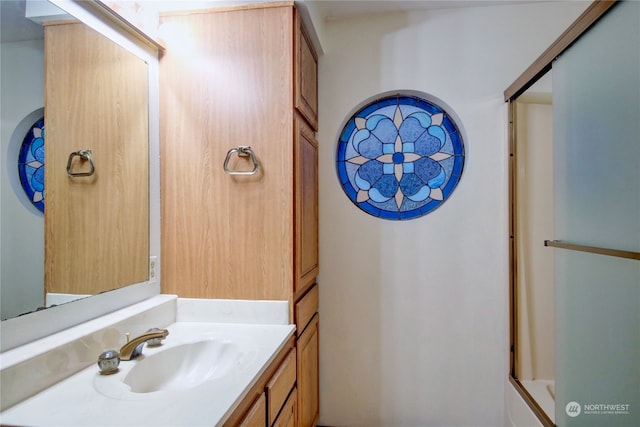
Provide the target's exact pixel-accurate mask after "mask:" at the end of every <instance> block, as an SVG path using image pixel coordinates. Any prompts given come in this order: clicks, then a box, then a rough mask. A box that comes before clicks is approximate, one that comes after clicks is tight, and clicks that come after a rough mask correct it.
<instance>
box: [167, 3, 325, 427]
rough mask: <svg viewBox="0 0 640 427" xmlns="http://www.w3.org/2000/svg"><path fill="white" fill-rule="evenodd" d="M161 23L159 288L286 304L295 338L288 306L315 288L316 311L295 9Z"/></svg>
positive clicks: (311, 142)
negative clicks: (243, 151) (247, 152)
mask: <svg viewBox="0 0 640 427" xmlns="http://www.w3.org/2000/svg"><path fill="white" fill-rule="evenodd" d="M161 24H163V26H164V28H167V29H171V32H169V31H167V35H166V36H165V39H164V42H165V45H166V47H167V49H166V52H165V54H164V56H163V57H162V58H161V60H160V115H161V121H160V123H161V158H162V162H161V168H162V169H161V192H162V193H161V195H162V198H161V200H162V208H161V212H162V262H161V266H162V292H163V293H170V294H178V295H180V296H181V297H190V298H229V299H260V300H286V301H288V302H289V307H290V309H289V310H290V312H289V317H290V320H291V322H294V321H296V323H297V326H298V334H299V336H300V333H301V332H302V329H300V328H301V325H300V324H299V323H298V322H297V320H296V316H297V314H296V313H295V312H294V311H295V307H296V305H297V304H298V303H301V301H303V299H304V298H305V296H307V295H310V292H311V291H310V290H311V289H315V291H313V292H315V295H316V302H315V306H314V307H312V308H311V311H310V312H309V313H308V314H309V315H310V316H309V319H308V320H310V319H311V317H312V316H313V314H314V313H315V312H316V311H317V286H316V287H314V284H315V279H316V276H317V274H318V142H317V140H316V137H315V131H316V130H317V128H318V93H317V92H318V90H317V83H318V82H317V56H316V53H315V50H314V48H313V45H312V44H311V42H310V38H309V36H308V33H307V31H306V30H305V28H304V26H303V24H302V20H301V19H300V15H299V14H298V12H297V11H296V9H295V7H294V5H293V2H291V3H265V4H261V5H256V6H245V7H236V8H225V9H212V10H207V11H198V12H191V13H177V14H166V15H163V16H161ZM171 34H174V35H173V36H172V35H171ZM240 146H250V147H251V150H252V151H253V153H254V155H255V159H256V161H257V165H258V168H257V171H256V173H255V174H253V175H249V174H236V175H233V174H231V175H230V174H229V173H228V172H229V171H242V172H247V171H251V170H253V169H254V165H253V162H252V158H251V157H250V156H247V157H241V156H239V155H238V154H237V152H236V151H237V150H238V149H239V147H240ZM234 150H236V151H234ZM224 164H227V166H228V167H227V171H225V170H224V168H223V165H224ZM303 305H305V304H303ZM307 305H308V304H307ZM313 325H314V326H313V327H314V328H315V330H316V333H315V334H314V335H312V334H310V335H309V336H311V341H309V342H306V341H305V342H304V344H305V347H304V348H305V353H304V354H303V355H300V354H298V360H297V362H296V375H297V377H298V378H297V381H301V380H300V374H301V373H303V374H304V376H305V377H304V379H302V384H303V385H304V388H302V389H300V388H299V387H298V389H297V392H296V397H295V398H294V401H295V402H297V407H296V412H297V417H296V419H304V420H305V422H306V424H301V426H305V427H306V426H310V425H313V424H314V423H315V422H316V420H317V417H318V397H317V396H318V393H317V384H318V378H317V375H318V359H317V357H318V351H317V346H318V342H317V328H318V323H317V321H316V322H315V323H314V324H313ZM310 331H311V329H310ZM298 342H299V343H300V341H298ZM300 357H303V359H302V360H303V361H304V362H303V365H302V366H303V367H302V369H300ZM314 390H315V391H314ZM312 392H313V396H311V395H310V393H312ZM310 396H311V397H310ZM285 397H286V396H285ZM287 399H289V398H287ZM268 405H269V397H268V394H267V406H268ZM301 405H302V406H301ZM274 416H276V415H275V414H274ZM309 420H311V421H309ZM270 421H272V420H270Z"/></svg>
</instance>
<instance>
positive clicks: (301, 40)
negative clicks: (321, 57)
mask: <svg viewBox="0 0 640 427" xmlns="http://www.w3.org/2000/svg"><path fill="white" fill-rule="evenodd" d="M295 19H296V21H295V27H296V31H295V39H294V42H295V46H294V49H295V106H296V108H297V109H298V111H300V114H302V116H303V117H304V118H305V119H306V120H307V121H308V122H309V124H310V125H311V127H312V128H313V130H315V131H317V130H318V56H317V55H316V51H315V49H314V48H313V43H311V39H310V38H309V33H308V32H307V31H306V29H305V28H304V25H302V21H301V19H300V15H298V14H296V15H295Z"/></svg>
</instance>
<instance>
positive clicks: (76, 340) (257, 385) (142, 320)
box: [0, 295, 297, 426]
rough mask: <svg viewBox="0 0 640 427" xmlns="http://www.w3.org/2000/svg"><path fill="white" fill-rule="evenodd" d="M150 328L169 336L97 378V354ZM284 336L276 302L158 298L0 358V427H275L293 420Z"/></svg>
mask: <svg viewBox="0 0 640 427" xmlns="http://www.w3.org/2000/svg"><path fill="white" fill-rule="evenodd" d="M150 327H162V328H166V329H167V330H168V331H169V335H168V336H167V338H166V339H165V340H164V341H163V343H162V345H160V346H158V347H148V346H146V347H145V348H144V349H143V351H142V355H140V356H139V357H138V358H136V359H134V360H131V361H121V362H120V365H119V369H118V371H117V372H116V373H114V374H110V375H104V374H101V373H100V370H99V368H98V365H97V364H96V361H97V359H98V355H99V354H100V353H101V352H102V351H104V350H106V349H109V348H115V349H118V348H120V346H121V345H122V344H124V343H125V334H126V333H131V335H132V336H135V335H138V334H140V333H142V332H144V331H146V330H148V329H149V328H150ZM294 330H295V326H294V325H290V324H288V304H287V303H286V302H285V301H239V300H204V299H199V300H194V299H180V298H177V297H176V296H171V295H159V296H156V297H153V298H151V299H149V300H147V301H144V302H141V303H138V304H135V305H133V306H131V307H127V308H124V309H122V310H118V311H116V312H114V313H111V314H109V315H106V316H103V317H101V318H98V319H95V320H92V321H89V322H86V323H85V324H82V325H79V326H76V327H73V328H71V329H68V330H66V331H62V332H59V333H57V334H54V335H51V336H49V337H46V338H43V339H41V340H38V341H35V342H32V343H30V344H27V345H24V346H21V347H17V348H15V349H13V350H9V351H7V352H4V353H2V355H1V356H0V358H1V359H0V362H1V366H2V370H1V372H0V380H1V381H2V400H1V401H2V412H1V413H0V423H2V425H3V426H51V425H65V426H74V425H75V426H87V425H96V426H98V425H111V426H113V425H118V426H127V425H129V426H145V425H148V426H160V425H171V426H176V425H193V426H199V425H208V426H214V425H215V426H236V425H247V426H250V425H260V426H265V425H268V426H273V425H276V426H285V425H288V420H291V419H293V418H295V413H296V412H295V411H296V405H295V403H296V401H297V390H296V388H295V383H296V382H295V380H296V353H295V348H294ZM262 408H264V410H263V409H262ZM292 417H293V418H292Z"/></svg>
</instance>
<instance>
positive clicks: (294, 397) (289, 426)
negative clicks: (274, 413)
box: [273, 388, 298, 427]
mask: <svg viewBox="0 0 640 427" xmlns="http://www.w3.org/2000/svg"><path fill="white" fill-rule="evenodd" d="M297 425H298V390H296V389H295V388H294V389H293V390H292V391H291V394H290V395H289V398H288V399H287V401H286V402H285V404H284V406H283V407H282V410H281V411H280V415H278V418H276V420H275V421H274V423H273V427H297Z"/></svg>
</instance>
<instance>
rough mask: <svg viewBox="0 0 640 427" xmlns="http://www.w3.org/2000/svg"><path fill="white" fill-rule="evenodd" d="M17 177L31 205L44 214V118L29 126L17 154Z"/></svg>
mask: <svg viewBox="0 0 640 427" xmlns="http://www.w3.org/2000/svg"><path fill="white" fill-rule="evenodd" d="M18 175H19V176H20V184H21V185H22V189H23V190H24V192H25V194H26V195H27V197H28V198H29V200H30V201H31V203H32V204H33V205H34V206H35V207H36V208H37V209H38V210H39V211H40V212H44V117H41V118H40V119H38V120H37V121H36V122H35V123H33V125H31V127H30V128H29V131H28V132H27V134H26V135H25V137H24V139H23V140H22V144H21V145H20V151H19V153H18Z"/></svg>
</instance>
